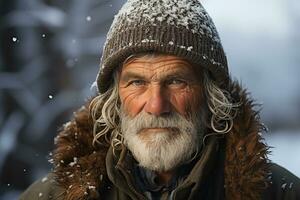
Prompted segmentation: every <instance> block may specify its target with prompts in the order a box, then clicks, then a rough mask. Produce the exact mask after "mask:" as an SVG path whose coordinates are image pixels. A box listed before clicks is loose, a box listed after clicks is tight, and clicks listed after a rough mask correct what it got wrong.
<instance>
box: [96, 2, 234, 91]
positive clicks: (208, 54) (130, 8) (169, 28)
mask: <svg viewBox="0 0 300 200" xmlns="http://www.w3.org/2000/svg"><path fill="white" fill-rule="evenodd" d="M144 52H145V53H146V52H157V53H162V54H170V55H175V56H179V57H182V58H185V59H187V60H188V61H189V62H191V63H192V64H195V66H199V67H205V68H206V69H208V70H209V71H210V72H211V75H212V77H213V78H214V80H215V81H216V83H217V84H218V85H223V84H224V83H226V82H227V80H228V67H227V59H226V56H225V53H224V50H223V47H222V44H221V41H220V38H219V35H218V32H217V30H216V27H215V25H214V23H213V21H212V19H211V18H210V16H209V15H208V13H207V12H206V10H205V9H204V8H203V6H202V5H201V3H200V2H199V0H128V1H127V2H126V3H125V4H124V5H123V7H122V8H121V9H120V11H119V13H118V14H117V15H115V18H114V21H113V23H112V25H111V27H110V30H109V32H108V34H107V39H106V42H105V44H104V48H103V54H102V58H101V63H100V71H99V73H98V76H97V85H98V90H99V92H100V93H104V92H105V91H106V90H107V89H108V87H109V85H110V84H111V82H112V79H113V78H112V72H113V71H114V69H116V68H117V67H118V66H120V64H122V62H123V61H124V60H125V59H126V58H128V57H129V56H131V55H133V54H137V53H144Z"/></svg>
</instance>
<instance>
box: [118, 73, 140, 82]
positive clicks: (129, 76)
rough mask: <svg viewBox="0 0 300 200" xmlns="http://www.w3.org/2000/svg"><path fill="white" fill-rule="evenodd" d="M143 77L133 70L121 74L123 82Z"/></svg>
mask: <svg viewBox="0 0 300 200" xmlns="http://www.w3.org/2000/svg"><path fill="white" fill-rule="evenodd" d="M144 78H145V77H144V76H142V75H140V74H137V73H135V72H125V73H124V75H123V76H121V79H120V80H121V81H123V82H127V81H129V80H131V79H144Z"/></svg>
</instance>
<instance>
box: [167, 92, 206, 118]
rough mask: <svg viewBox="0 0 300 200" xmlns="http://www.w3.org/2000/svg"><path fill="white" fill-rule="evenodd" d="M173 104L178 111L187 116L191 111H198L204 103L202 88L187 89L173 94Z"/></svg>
mask: <svg viewBox="0 0 300 200" xmlns="http://www.w3.org/2000/svg"><path fill="white" fill-rule="evenodd" d="M171 94H172V95H171V98H170V99H171V103H172V105H173V107H174V108H175V109H176V111H177V112H178V113H180V114H182V115H185V116H187V115H188V114H189V113H190V112H191V111H196V110H197V109H198V107H199V106H200V104H201V103H202V98H201V90H200V88H195V89H185V90H183V91H179V92H172V93H171Z"/></svg>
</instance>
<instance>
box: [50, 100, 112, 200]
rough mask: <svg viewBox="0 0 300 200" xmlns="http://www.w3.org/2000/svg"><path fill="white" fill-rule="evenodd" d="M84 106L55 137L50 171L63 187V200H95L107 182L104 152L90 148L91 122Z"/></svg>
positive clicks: (104, 150) (97, 148)
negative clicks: (52, 162) (52, 168)
mask: <svg viewBox="0 0 300 200" xmlns="http://www.w3.org/2000/svg"><path fill="white" fill-rule="evenodd" d="M88 104H89V103H88ZM88 104H87V105H86V106H84V107H82V108H81V109H80V110H79V111H78V112H77V113H75V116H74V119H73V120H72V121H70V122H68V123H67V124H65V125H64V127H63V129H62V131H61V132H60V133H59V135H58V136H57V137H56V138H55V143H56V146H57V148H56V149H55V151H54V153H53V161H54V172H55V175H56V180H57V182H58V183H59V185H61V186H62V187H63V188H65V191H66V193H65V197H64V199H66V200H75V199H76V200H84V199H97V198H98V197H99V188H100V186H101V185H104V184H105V183H104V181H105V180H107V177H106V168H105V156H106V152H107V150H108V149H107V148H104V147H102V149H101V150H100V149H99V147H95V146H93V145H92V141H93V134H92V132H93V122H92V119H91V118H90V116H89V112H88V108H87V107H88Z"/></svg>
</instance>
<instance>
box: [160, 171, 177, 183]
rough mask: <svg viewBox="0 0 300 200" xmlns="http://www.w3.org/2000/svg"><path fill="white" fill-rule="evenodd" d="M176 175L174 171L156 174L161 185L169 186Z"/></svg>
mask: <svg viewBox="0 0 300 200" xmlns="http://www.w3.org/2000/svg"><path fill="white" fill-rule="evenodd" d="M174 173H175V171H174V170H170V171H166V172H156V174H157V176H158V181H159V184H160V185H167V184H168V183H169V182H170V181H171V179H172V177H173V175H174Z"/></svg>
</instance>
